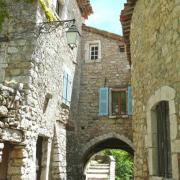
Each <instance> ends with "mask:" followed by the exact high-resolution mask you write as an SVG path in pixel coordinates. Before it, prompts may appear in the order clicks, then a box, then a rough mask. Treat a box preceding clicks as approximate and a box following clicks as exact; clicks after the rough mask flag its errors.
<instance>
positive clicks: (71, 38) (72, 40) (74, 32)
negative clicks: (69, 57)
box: [66, 23, 80, 49]
mask: <svg viewBox="0 0 180 180" xmlns="http://www.w3.org/2000/svg"><path fill="white" fill-rule="evenodd" d="M78 36H80V33H79V31H78V29H77V27H76V25H75V24H74V23H73V24H72V25H71V26H70V27H69V29H68V30H67V31H66V37H67V43H68V46H69V47H70V48H71V49H74V47H77V44H76V43H77V40H78Z"/></svg>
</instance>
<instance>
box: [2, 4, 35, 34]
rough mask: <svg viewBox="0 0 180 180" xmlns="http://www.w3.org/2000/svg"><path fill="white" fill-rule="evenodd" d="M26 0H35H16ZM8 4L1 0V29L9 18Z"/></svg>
mask: <svg viewBox="0 0 180 180" xmlns="http://www.w3.org/2000/svg"><path fill="white" fill-rule="evenodd" d="M20 1H24V2H27V3H33V2H34V0H16V2H20ZM8 17H9V14H8V12H7V4H6V1H5V0H0V31H1V30H2V24H3V22H4V19H5V18H8Z"/></svg>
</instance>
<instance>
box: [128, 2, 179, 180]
mask: <svg viewBox="0 0 180 180" xmlns="http://www.w3.org/2000/svg"><path fill="white" fill-rule="evenodd" d="M179 18H180V2H179V1H175V0H173V1H169V0H159V1H156V0H151V1H146V0H138V1H137V3H136V6H135V8H134V12H133V17H132V22H131V59H132V86H133V101H134V103H133V132H134V134H133V138H134V140H133V141H134V145H135V149H136V151H135V178H136V179H139V180H141V179H146V178H147V179H149V175H152V167H151V166H152V162H151V161H150V158H149V157H150V156H151V155H150V151H149V147H148V141H149V139H146V138H148V137H149V134H148V133H152V131H151V132H148V128H149V127H148V126H147V123H148V122H149V120H150V121H152V120H151V118H150V119H149V120H148V119H147V118H148V106H151V107H152V106H154V105H155V104H153V103H158V101H160V100H168V101H169V109H170V131H171V151H172V154H171V157H172V166H173V172H172V173H173V179H176V180H178V179H179V174H180V172H178V171H179V170H178V163H177V161H178V156H177V153H179V152H180V147H179V145H178V144H179V143H180V139H179V137H180V128H179V127H180V124H179V122H180V106H179V104H180V79H179V77H180V62H179V56H180V53H179V52H180V49H179V47H180V31H179V25H180V19H179ZM171 89H173V90H171ZM171 92H172V93H173V94H174V95H170V94H172V93H171ZM153 97H156V98H153ZM147 163H148V164H149V166H148V164H147ZM152 178H155V177H152Z"/></svg>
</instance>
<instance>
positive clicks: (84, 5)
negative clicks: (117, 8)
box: [77, 0, 93, 19]
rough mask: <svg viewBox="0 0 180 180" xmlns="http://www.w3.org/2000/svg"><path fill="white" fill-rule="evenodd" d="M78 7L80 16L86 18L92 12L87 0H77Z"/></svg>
mask: <svg viewBox="0 0 180 180" xmlns="http://www.w3.org/2000/svg"><path fill="white" fill-rule="evenodd" d="M77 3H78V6H79V9H80V11H81V14H82V16H83V17H84V18H85V19H87V18H88V16H89V15H90V14H92V13H93V10H92V6H91V4H90V1H89V0H77Z"/></svg>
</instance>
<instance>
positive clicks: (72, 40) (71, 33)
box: [40, 19, 80, 49]
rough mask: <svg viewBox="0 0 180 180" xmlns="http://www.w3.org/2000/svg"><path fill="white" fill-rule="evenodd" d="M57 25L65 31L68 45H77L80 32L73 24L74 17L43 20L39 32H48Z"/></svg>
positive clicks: (72, 46)
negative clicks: (49, 20)
mask: <svg viewBox="0 0 180 180" xmlns="http://www.w3.org/2000/svg"><path fill="white" fill-rule="evenodd" d="M59 26H62V27H63V29H65V31H66V38H67V43H68V46H69V47H70V48H71V49H74V48H75V47H77V40H78V38H79V36H80V33H79V31H78V29H77V27H76V25H75V19H70V20H59V21H51V22H44V23H42V25H41V28H40V29H41V30H40V33H50V32H52V31H54V30H55V29H56V28H58V27H59Z"/></svg>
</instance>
